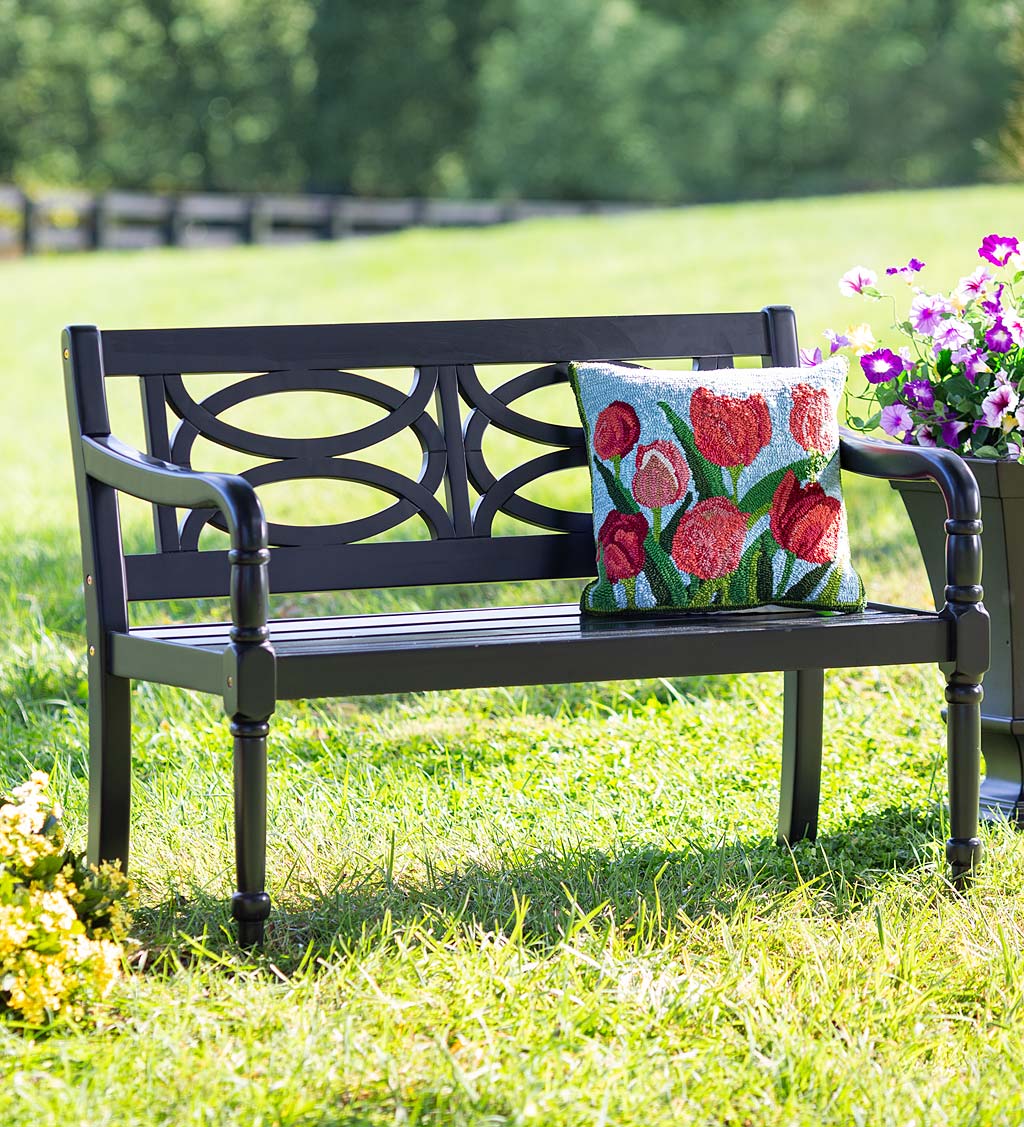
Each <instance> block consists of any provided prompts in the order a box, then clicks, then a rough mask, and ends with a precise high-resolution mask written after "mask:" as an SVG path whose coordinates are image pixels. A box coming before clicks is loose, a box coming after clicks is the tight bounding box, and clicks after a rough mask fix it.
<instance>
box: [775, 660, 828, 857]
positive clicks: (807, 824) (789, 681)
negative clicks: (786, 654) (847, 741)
mask: <svg viewBox="0 0 1024 1127" xmlns="http://www.w3.org/2000/svg"><path fill="white" fill-rule="evenodd" d="M783 676H784V678H785V682H784V684H785V690H784V699H783V720H782V785H781V790H780V794H779V832H778V842H779V844H780V845H787V844H792V843H793V842H796V841H802V840H804V839H805V838H806V839H808V840H810V841H813V840H814V838H815V837H816V835H817V833H818V796H819V791H820V789H821V731H822V723H823V715H824V699H825V671H824V670H823V669H790V670H787V671H786V672H785V673H784V674H783Z"/></svg>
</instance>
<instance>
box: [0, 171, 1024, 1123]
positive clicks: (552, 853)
mask: <svg viewBox="0 0 1024 1127" xmlns="http://www.w3.org/2000/svg"><path fill="white" fill-rule="evenodd" d="M1022 204H1024V189H1020V188H1010V187H1006V188H978V189H970V190H958V191H941V192H940V191H936V192H924V193H915V194H904V195H877V196H856V197H853V196H851V197H840V198H834V199H823V200H806V201H787V202H784V203H764V204H747V205H742V206H728V207H727V206H722V207H704V208H694V209H689V210H680V211H651V212H646V213H640V214H635V215H625V216H617V217H594V218H586V219H579V220H569V221H566V220H560V221H538V222H533V223H527V224H522V225H517V226H509V227H502V228H495V229H492V230H486V231H479V232H469V231H447V232H441V231H411V232H405V233H401V234H396V235H393V236H386V237H381V238H375V239H366V240H358V241H350V242H343V243H335V244H321V245H312V244H311V245H306V246H298V247H288V248H238V249H232V250H224V251H193V252H189V251H160V252H153V253H144V254H125V255H112V254H107V255H94V256H80V257H74V258H71V257H68V258H59V259H58V258H37V259H32V260H26V261H14V260H9V261H4V262H0V318H2V322H3V325H4V333H3V335H2V338H0V370H2V372H3V378H2V379H0V424H2V426H3V436H4V437H3V444H2V446H0V486H2V488H0V537H2V540H0V543H2V549H0V626H2V633H0V782H2V783H3V784H5V785H11V784H13V783H15V782H16V781H19V780H21V779H22V778H23V777H24V776H25V775H27V773H28V772H29V770H30V769H32V768H35V767H42V768H45V769H48V770H50V771H51V772H52V773H53V776H54V778H55V780H56V787H57V790H58V792H59V793H60V795H61V796H62V799H63V801H64V803H65V805H66V807H67V822H68V826H69V831H70V834H71V836H72V838H73V840H74V841H75V842H78V843H79V844H81V845H84V840H85V820H84V811H85V805H86V748H85V745H86V738H87V715H86V708H85V698H86V689H85V683H84V669H85V663H84V653H83V651H84V643H83V639H82V623H83V612H82V606H81V573H80V567H79V561H78V543H77V526H76V522H75V515H74V506H73V492H72V488H71V477H70V458H69V454H68V440H67V431H66V421H65V415H64V404H63V390H62V387H61V380H60V363H59V349H58V343H59V341H58V334H59V331H60V328H61V326H62V325H63V324H65V323H69V322H78V323H81V322H95V323H97V324H99V325H100V326H101V327H103V326H105V327H136V326H138V327H141V326H155V325H161V326H170V325H216V324H247V323H251V324H258V323H288V322H294V323H313V322H321V321H354V320H379V321H384V320H420V319H424V320H425V319H431V318H470V317H507V316H557V315H584V314H606V313H654V312H659V313H664V312H696V311H712V310H743V309H756V308H759V307H760V306H762V305H764V304H768V303H788V304H791V305H793V306H794V307H795V308H796V310H797V316H798V323H799V326H800V330H801V339H802V342H803V343H804V344H814V343H820V341H821V332H822V330H823V329H825V328H826V327H829V326H832V327H837V328H842V327H845V326H846V325H848V324H850V323H852V322H857V321H860V320H864V319H871V320H872V321H873V323H874V324H875V325H876V326H879V327H880V326H881V324H882V323H883V320H884V318H885V313H886V310H885V307H883V306H872V305H868V304H866V303H864V304H862V303H860V302H855V301H850V300H846V299H843V298H842V297H840V295H839V293H838V289H837V287H836V279H837V278H838V276H839V275H840V274H841V273H842V272H843V271H844V270H846V269H847V268H848V267H849V266H851V265H854V264H864V265H868V266H873V267H875V268H878V269H881V268H884V267H885V266H886V265H890V264H898V263H902V262H905V261H906V260H907V258H909V257H910V256H911V255H917V256H918V257H921V258H924V259H925V260H926V261H927V263H928V267H927V273H926V274H925V275H924V276H923V278H922V281H923V284H925V285H928V286H933V287H934V288H942V287H943V286H944V287H946V288H947V289H948V287H949V286H950V285H952V284H953V283H955V281H956V280H957V278H958V277H959V276H960V275H961V274H964V273H967V272H969V271H970V270H971V269H973V268H974V264H975V262H976V257H975V249H976V247H977V246H978V243H979V241H980V238H981V236H983V235H985V234H988V233H989V232H991V231H998V232H1000V233H1022V232H1021V231H1020V228H1019V221H1020V216H1021V214H1022V213H1024V208H1022ZM395 378H396V379H397V378H399V377H398V376H396V377H395ZM854 378H855V379H856V373H855V374H854ZM127 385H128V382H127V381H125V382H124V386H122V387H121V388H119V390H118V395H119V399H118V402H117V404H116V412H115V417H116V418H117V419H118V421H119V429H120V421H121V420H123V421H124V433H125V434H126V435H127V436H128V437H129V438H131V439H132V440H137V438H138V433H139V432H138V427H137V423H136V422H135V421H133V420H132V418H131V415H132V412H133V410H134V409H135V395H136V391H135V389H134V388H130V387H128V386H127ZM542 406H543V409H544V410H545V411H548V412H553V413H557V412H559V411H564V410H566V409H567V408H566V405H565V403H564V401H563V402H562V403H561V404H559V403H558V402H555V401H554V400H552V401H551V402H548V403H545V404H543V405H542ZM310 407H311V403H310V402H304V401H302V400H299V399H296V400H295V401H294V403H293V404H292V407H291V408H290V411H289V412H285V413H284V415H282V416H280V417H278V418H276V419H275V425H276V426H277V427H278V428H279V429H282V430H288V432H289V433H325V432H328V431H330V430H331V429H335V423H337V421H338V418H341V417H342V416H341V415H340V414H339V415H338V418H335V417H334V416H331V417H329V418H324V417H320V416H319V415H318V416H317V418H316V420H315V423H314V422H311V421H310V420H309V418H308V417H307V416H308V415H309V414H310ZM240 417H241V416H240ZM347 417H348V419H349V425H351V422H352V420H358V419H359V418H361V416H360V415H359V414H358V412H356V413H353V414H351V415H349V416H347ZM245 421H254V418H253V417H251V416H245ZM304 426H308V427H309V428H310V429H309V430H307V431H303V427H304ZM267 429H271V428H270V427H269V426H268V427H267ZM407 453H408V452H407V451H404V450H403V449H401V448H399V446H396V448H395V451H394V456H395V458H396V459H398V460H400V459H401V458H404V457H405V456H406V455H407ZM514 453H516V451H514V450H513V449H512V448H511V447H501V445H500V444H499V445H498V446H497V447H496V449H495V457H496V458H498V459H499V460H500V459H501V458H502V457H511V456H513V454H514ZM846 485H847V490H848V497H849V504H850V509H851V514H852V515H851V524H852V532H853V541H854V546H855V560H856V562H857V564H858V566H859V567H860V568H861V570H862V572H863V574H864V577H865V581H866V583H867V587H868V593H869V596H871V597H874V598H879V599H888V600H892V601H900V602H904V603H915V602H916V603H921V602H923V601H925V600H926V599H927V594H926V588H925V583H924V576H923V569H922V567H921V565H920V561H919V558H918V556H917V553H916V548H915V546H914V543H913V540H912V537H911V536H910V533H909V526H908V524H907V521H906V519H905V517H904V516H903V514H902V510H901V508H900V506H899V502H898V500H897V499H896V497H895V495H894V494H892V493H891V491H890V490H889V489H888V487H887V486H885V485H884V484H879V483H870V482H863V481H857V480H855V479H849V478H848V479H847V482H846ZM547 488H548V489H549V491H550V490H555V491H557V490H561V491H562V492H561V493H558V496H559V497H562V498H565V499H567V500H569V501H571V502H572V503H574V504H576V503H580V502H581V501H582V500H583V499H585V486H584V484H583V483H582V480H581V479H580V478H578V477H577V478H574V479H572V480H565V481H563V482H562V483H561V484H559V483H556V482H552V483H550V484H549V485H548V486H547ZM354 492H358V491H354ZM548 495H549V496H554V495H555V494H554V493H551V492H549V494H548ZM326 497H327V494H326V493H325V494H324V498H326ZM324 498H321V497H320V496H318V495H312V496H311V495H309V494H306V495H302V496H298V497H292V498H291V499H289V498H288V497H286V496H285V495H284V492H283V491H281V492H280V494H278V493H274V494H273V496H271V495H270V491H268V506H269V507H270V508H271V509H272V510H273V511H275V512H276V511H279V512H282V513H289V512H291V511H292V508H294V509H297V508H299V507H300V506H301V505H302V504H306V505H309V504H310V503H313V504H318V503H320V502H321V501H323V503H324V504H325V505H327V506H328V507H329V508H330V511H331V512H332V514H335V513H336V514H337V517H343V516H347V515H353V514H354V513H356V512H357V511H365V510H366V506H367V505H370V504H371V502H370V501H369V500H368V499H367V498H366V497H365V496H358V497H356V496H355V495H354V494H353V498H352V499H351V500H349V499H347V498H346V497H345V496H343V495H340V494H336V493H333V492H332V493H330V496H329V498H328V499H327V500H324ZM289 506H291V507H292V508H289ZM125 519H126V535H127V536H128V537H129V538H130V539H132V540H137V541H138V542H140V543H141V542H143V540H144V537H145V521H144V514H143V513H141V512H140V511H139V510H138V509H131V510H126V518H125ZM332 519H336V518H335V517H333V516H332ZM576 590H577V588H576V586H574V585H568V587H563V588H562V589H561V591H559V592H557V597H564V598H572V597H574V596H575V593H576ZM549 595H556V592H554V591H553V590H549V589H545V590H542V591H539V592H538V591H537V590H531V589H530V588H529V587H526V586H523V587H520V588H518V589H516V590H513V591H506V592H496V591H493V590H487V591H484V592H479V591H477V592H474V591H473V590H471V589H465V590H460V591H457V592H452V593H448V594H447V595H445V596H444V597H445V598H447V599H449V600H452V601H455V600H459V601H462V602H465V603H471V602H473V601H474V600H483V601H493V600H494V599H497V598H505V599H510V600H512V599H519V600H522V601H529V600H535V599H537V598H538V597H548V596H549ZM438 597H439V596H436V595H433V594H431V593H430V592H423V591H411V592H406V593H399V594H397V595H396V594H388V593H370V594H367V595H366V596H364V597H363V599H362V605H365V606H367V607H369V608H371V609H372V608H373V607H380V606H390V605H398V604H401V605H409V606H415V605H423V606H426V605H432V600H436V599H437V598H438ZM346 605H356V604H355V602H354V601H349V603H347V604H346ZM192 609H194V608H188V607H180V606H179V607H172V608H145V609H144V610H143V611H142V613H144V614H147V615H151V616H152V615H157V614H168V613H170V614H174V615H184V614H187V613H189V612H190V610H192ZM218 610H221V611H222V608H218ZM941 689H942V680H941V676H940V675H939V673H938V672H937V671H936V670H934V669H928V668H888V669H869V670H863V671H856V672H843V673H836V674H832V675H830V677H829V678H828V699H827V702H826V729H827V731H826V739H827V748H826V757H825V769H824V776H823V786H822V790H823V793H822V820H821V835H820V837H819V840H818V842H817V843H816V844H813V845H812V844H809V843H802V844H801V845H799V846H797V847H796V848H795V849H794V850H793V851H792V852H790V851H787V850H784V849H780V848H779V847H777V846H776V845H775V842H774V819H775V807H776V802H777V787H778V766H779V741H780V736H781V676H780V675H761V676H751V677H743V678H706V679H695V680H685V681H674V682H657V681H655V682H651V681H643V682H624V683H618V684H613V685H581V686H572V687H558V686H555V687H550V688H547V687H540V688H532V689H512V690H494V691H474V692H461V693H436V694H426V695H423V696H406V697H401V698H397V697H393V698H387V699H380V700H355V701H322V702H310V703H306V704H301V705H286V706H282V708H281V709H280V710H279V712H278V713H277V714H276V715H275V717H274V720H273V726H272V737H271V794H270V822H271V828H270V842H269V873H270V876H269V881H270V888H269V890H270V892H271V895H272V897H273V899H274V901H275V905H276V907H275V915H274V921H275V922H274V926H273V928H272V929H271V932H270V934H269V938H268V943H267V946H266V950H265V952H264V953H263V954H262V955H260V956H252V955H242V954H240V953H239V952H238V951H237V950H236V949H235V948H234V946H233V942H232V937H231V933H232V929H231V925H230V920H229V918H228V912H227V907H226V900H227V897H228V895H229V894H230V892H231V889H232V887H233V883H232V882H233V857H232V843H231V776H230V748H229V740H228V735H227V731H226V724H225V722H224V718H223V716H222V715H221V708H220V704H219V702H218V701H216V700H211V699H204V698H198V697H191V696H190V695H189V694H185V693H177V692H172V691H170V690H162V689H158V688H155V687H153V686H149V685H139V686H138V687H137V688H136V691H135V695H134V716H135V751H136V755H135V806H134V810H135V822H134V836H133V854H132V874H133V876H134V878H135V879H136V881H137V882H138V884H139V887H140V891H141V896H142V908H141V910H140V911H139V913H138V916H137V927H136V934H137V935H138V938H139V940H140V942H141V950H142V955H141V956H140V957H138V958H137V959H136V961H135V967H134V969H133V970H132V972H131V973H130V974H129V976H128V977H127V979H126V981H125V983H124V985H123V987H122V988H120V990H119V992H118V994H117V997H116V999H115V1001H114V1004H113V1005H112V1006H111V1008H110V1010H109V1011H108V1012H107V1013H105V1014H104V1015H103V1016H102V1018H101V1020H100V1022H99V1024H98V1025H93V1026H89V1027H83V1028H74V1027H71V1026H66V1025H64V1026H59V1027H58V1028H56V1029H54V1030H53V1031H52V1032H50V1033H49V1034H47V1035H45V1036H41V1037H29V1036H25V1035H23V1034H21V1033H19V1032H16V1031H11V1030H10V1029H7V1028H5V1027H3V1026H0V1069H2V1072H0V1075H2V1076H3V1077H4V1079H3V1082H2V1083H0V1122H3V1123H4V1124H11V1125H12V1127H15V1125H17V1127H21V1125H22V1124H24V1125H28V1124H32V1125H33V1127H35V1125H40V1124H57V1123H61V1124H79V1123H81V1124H89V1125H92V1124H118V1125H121V1124H156V1123H159V1124H164V1123H166V1124H188V1125H192V1124H196V1125H198V1124H207V1123H217V1124H218V1125H228V1124H238V1125H246V1127H248V1125H253V1124H257V1123H258V1124H261V1125H263V1127H269V1125H272V1124H281V1125H285V1124H287V1125H293V1124H294V1125H298V1124H301V1125H303V1127H306V1125H309V1127H312V1125H314V1124H315V1125H324V1127H326V1125H342V1124H344V1125H352V1127H355V1125H364V1124H366V1125H371V1124H372V1125H377V1124H381V1125H383V1124H405V1125H412V1124H427V1123H429V1124H445V1125H447V1124H488V1125H499V1124H533V1123H536V1124H545V1125H546V1124H558V1125H561V1124H581V1125H582V1124H609V1125H610V1124H633V1123H638V1124H640V1123H642V1124H644V1125H645V1127H646V1125H653V1124H662V1123H664V1124H668V1123H701V1124H703V1123H707V1124H713V1123H734V1124H749V1125H754V1124H780V1125H781V1124H787V1125H788V1124H850V1123H858V1124H869V1125H873V1124H900V1125H903V1124H917V1123H920V1124H925V1123H927V1124H929V1127H931V1125H934V1124H937V1123H950V1124H958V1125H959V1124H972V1123H977V1124H991V1123H1008V1124H1016V1123H1019V1122H1020V1121H1021V1119H1022V1118H1024V1101H1022V1099H1021V1096H1020V1091H1021V1083H1022V1080H1024V1036H1022V1034H1021V1020H1020V1014H1021V1011H1022V1009H1024V989H1022V971H1021V967H1022V965H1024V961H1022V947H1024V939H1022V932H1021V899H1020V897H1019V895H1018V892H1017V890H1018V888H1019V886H1020V882H1021V878H1022V875H1024V849H1022V847H1021V842H1020V839H1019V837H1018V836H1017V835H1016V834H1015V833H1014V832H1013V831H1009V830H1007V829H1005V828H998V827H997V828H991V829H988V830H986V834H985V836H986V846H987V849H988V859H987V864H986V868H985V870H984V873H983V875H982V877H981V878H980V879H979V881H978V883H977V885H976V887H975V889H974V890H972V892H971V893H970V894H969V895H968V896H966V897H958V896H955V895H954V894H952V893H951V891H950V889H949V887H948V885H947V884H946V881H945V878H944V862H943V842H944V839H945V836H946V827H945V824H944V820H945V813H944V804H943V796H944V786H945V779H944V773H945V753H944V733H943V727H942V720H941V716H940V706H941V698H942V693H941Z"/></svg>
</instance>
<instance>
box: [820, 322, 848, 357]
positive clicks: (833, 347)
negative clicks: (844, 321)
mask: <svg viewBox="0 0 1024 1127" xmlns="http://www.w3.org/2000/svg"><path fill="white" fill-rule="evenodd" d="M825 339H826V340H827V341H828V354H829V356H831V355H832V354H833V353H835V352H838V351H839V349H840V348H846V347H847V346H848V345H849V343H850V338H849V337H848V336H844V335H843V333H837V332H836V331H835V329H826V330H825Z"/></svg>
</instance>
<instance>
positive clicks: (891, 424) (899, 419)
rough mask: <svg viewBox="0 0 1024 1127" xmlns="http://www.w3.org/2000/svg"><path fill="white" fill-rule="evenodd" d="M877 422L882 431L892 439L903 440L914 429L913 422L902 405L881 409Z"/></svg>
mask: <svg viewBox="0 0 1024 1127" xmlns="http://www.w3.org/2000/svg"><path fill="white" fill-rule="evenodd" d="M879 422H880V426H881V428H882V430H884V431H885V433H886V434H889V435H892V437H893V438H903V436H904V435H906V434H907V433H908V432H909V431H912V430H913V429H914V420H913V419H912V418H911V417H910V412H909V411H908V410H907V409H906V407H904V406H903V404H902V403H892V404H890V405H889V406H888V407H883V408H882V417H881V419H880V421H879Z"/></svg>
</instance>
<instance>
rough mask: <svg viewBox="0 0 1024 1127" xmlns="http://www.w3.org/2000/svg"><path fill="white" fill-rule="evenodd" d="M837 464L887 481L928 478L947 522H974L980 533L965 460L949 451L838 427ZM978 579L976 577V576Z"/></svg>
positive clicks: (977, 500) (976, 493) (972, 482)
mask: <svg viewBox="0 0 1024 1127" xmlns="http://www.w3.org/2000/svg"><path fill="white" fill-rule="evenodd" d="M839 464H840V465H841V466H842V468H843V469H844V470H850V471H851V472H852V473H856V474H862V475H864V476H865V477H881V478H886V479H888V480H890V481H916V480H920V479H921V478H931V479H932V481H934V482H935V483H936V484H937V485H938V487H939V489H940V490H941V492H942V496H943V499H944V500H945V502H946V515H947V516H948V517H949V519H950V520H951V521H976V522H978V524H979V527H978V529H977V531H978V533H980V532H981V527H980V523H981V494H980V492H979V491H978V483H977V482H976V481H975V480H974V474H972V473H971V471H970V469H969V468H968V466H967V464H966V462H964V460H963V458H961V457H960V455H959V454H955V453H954V452H953V451H952V450H939V449H932V448H930V447H927V446H904V445H902V444H900V443H897V442H883V441H880V440H879V439H877V438H862V437H861V436H860V435H859V434H855V433H854V432H853V431H851V430H847V429H846V428H845V427H840V428H839ZM978 581H979V582H980V581H981V580H980V577H979V580H978Z"/></svg>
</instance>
